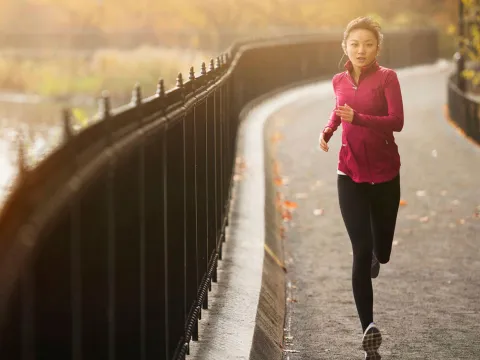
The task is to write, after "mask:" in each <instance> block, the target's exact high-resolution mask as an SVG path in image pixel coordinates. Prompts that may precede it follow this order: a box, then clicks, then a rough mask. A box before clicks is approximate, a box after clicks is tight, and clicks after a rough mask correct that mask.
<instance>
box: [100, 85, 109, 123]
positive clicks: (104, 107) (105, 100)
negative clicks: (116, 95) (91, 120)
mask: <svg viewBox="0 0 480 360" xmlns="http://www.w3.org/2000/svg"><path fill="white" fill-rule="evenodd" d="M99 113H100V115H101V117H102V118H103V119H104V118H107V117H109V116H110V94H109V92H108V91H107V90H104V91H102V98H101V99H100V109H99Z"/></svg>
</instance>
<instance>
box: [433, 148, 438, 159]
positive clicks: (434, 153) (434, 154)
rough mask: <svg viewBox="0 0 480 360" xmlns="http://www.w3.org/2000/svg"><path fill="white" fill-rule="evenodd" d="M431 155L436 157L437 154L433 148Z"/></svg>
mask: <svg viewBox="0 0 480 360" xmlns="http://www.w3.org/2000/svg"><path fill="white" fill-rule="evenodd" d="M432 156H433V157H434V158H436V157H437V156H438V152H437V150H435V149H434V150H432Z"/></svg>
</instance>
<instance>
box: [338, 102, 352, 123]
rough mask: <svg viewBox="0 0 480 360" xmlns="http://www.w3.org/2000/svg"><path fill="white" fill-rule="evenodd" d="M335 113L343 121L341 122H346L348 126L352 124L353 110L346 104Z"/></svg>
mask: <svg viewBox="0 0 480 360" xmlns="http://www.w3.org/2000/svg"><path fill="white" fill-rule="evenodd" d="M335 113H336V114H337V115H338V116H340V118H341V119H342V120H343V121H346V122H349V123H350V124H351V123H352V121H353V116H354V114H355V113H354V112H353V109H352V108H351V107H350V106H348V104H345V105H344V106H339V107H338V108H337V109H336V110H335Z"/></svg>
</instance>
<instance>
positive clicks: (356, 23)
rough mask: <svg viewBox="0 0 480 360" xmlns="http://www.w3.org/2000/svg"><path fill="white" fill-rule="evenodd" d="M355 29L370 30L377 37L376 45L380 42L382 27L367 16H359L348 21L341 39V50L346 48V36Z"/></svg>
mask: <svg viewBox="0 0 480 360" xmlns="http://www.w3.org/2000/svg"><path fill="white" fill-rule="evenodd" d="M357 29H364V30H369V31H371V32H372V33H373V34H374V35H375V38H376V39H377V44H378V46H380V45H381V44H382V42H383V34H382V33H381V29H382V28H381V27H380V24H379V23H378V22H376V21H374V20H373V19H372V18H370V17H368V16H361V17H358V18H356V19H353V20H352V21H350V22H349V23H348V25H347V28H346V29H345V32H344V33H343V41H342V48H343V50H345V49H346V48H347V39H348V36H349V35H350V33H351V32H352V31H353V30H357Z"/></svg>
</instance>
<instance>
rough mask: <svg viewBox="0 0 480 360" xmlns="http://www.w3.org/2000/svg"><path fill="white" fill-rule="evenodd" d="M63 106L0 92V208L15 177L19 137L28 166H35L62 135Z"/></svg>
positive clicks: (34, 97) (39, 99)
mask: <svg viewBox="0 0 480 360" xmlns="http://www.w3.org/2000/svg"><path fill="white" fill-rule="evenodd" d="M61 110H62V106H61V105H60V104H58V103H55V102H52V101H44V99H41V98H40V97H37V96H28V95H24V94H7V93H0V209H1V208H2V206H3V204H4V202H5V200H6V198H7V197H8V194H9V192H10V191H11V189H12V186H13V184H14V182H15V178H16V176H17V175H18V148H19V145H18V144H19V138H21V139H23V140H22V141H23V143H24V144H25V151H26V162H27V165H28V166H35V164H36V163H37V162H39V161H41V160H42V159H43V158H44V157H45V156H47V155H48V154H49V153H50V152H51V151H52V150H53V149H54V148H55V146H56V144H57V143H58V141H59V139H60V135H61V128H62V127H61V121H62V119H61V116H62V115H61V114H62V112H61Z"/></svg>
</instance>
